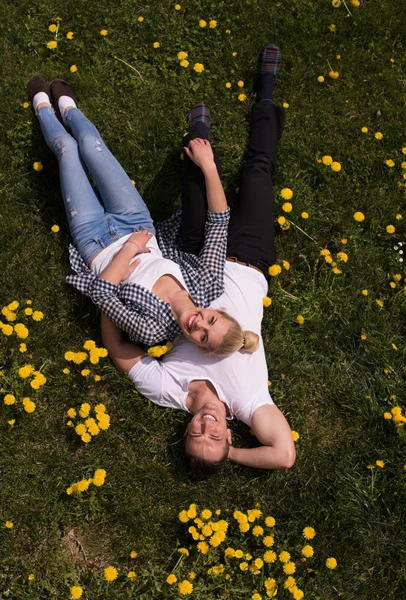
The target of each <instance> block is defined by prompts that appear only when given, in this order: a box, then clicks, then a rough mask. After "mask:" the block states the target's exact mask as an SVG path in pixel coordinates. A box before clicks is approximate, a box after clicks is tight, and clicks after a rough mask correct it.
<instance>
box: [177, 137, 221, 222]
mask: <svg viewBox="0 0 406 600" xmlns="http://www.w3.org/2000/svg"><path fill="white" fill-rule="evenodd" d="M184 151H185V152H186V154H187V155H188V156H189V158H190V159H191V160H192V161H193V162H194V163H195V164H196V165H197V166H198V167H200V168H201V170H202V172H203V175H204V180H205V183H206V193H207V205H208V208H209V211H210V212H224V211H225V210H227V208H228V206H227V200H226V196H225V194H224V190H223V185H222V183H221V179H220V175H219V174H218V171H217V167H216V163H215V162H214V156H213V150H212V148H211V145H210V142H209V141H208V140H204V139H201V138H195V139H194V140H191V141H190V142H189V146H188V147H185V148H184Z"/></svg>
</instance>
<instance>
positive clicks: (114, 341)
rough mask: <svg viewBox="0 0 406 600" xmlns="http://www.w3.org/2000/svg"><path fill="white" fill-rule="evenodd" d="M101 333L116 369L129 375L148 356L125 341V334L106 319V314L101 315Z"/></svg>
mask: <svg viewBox="0 0 406 600" xmlns="http://www.w3.org/2000/svg"><path fill="white" fill-rule="evenodd" d="M101 333H102V340H103V344H104V346H105V348H107V350H108V353H109V356H110V358H111V360H112V361H113V362H114V364H115V365H116V367H117V368H118V369H120V371H123V372H124V373H128V372H129V371H131V369H132V367H133V366H134V365H135V364H136V363H137V362H138V361H139V360H141V359H142V358H143V357H144V356H147V354H146V352H144V350H142V349H141V348H138V346H135V344H132V343H131V342H127V341H125V340H124V339H123V332H122V331H121V329H119V328H118V327H117V325H115V324H114V323H113V321H110V319H108V318H107V317H106V315H105V314H104V313H102V315H101Z"/></svg>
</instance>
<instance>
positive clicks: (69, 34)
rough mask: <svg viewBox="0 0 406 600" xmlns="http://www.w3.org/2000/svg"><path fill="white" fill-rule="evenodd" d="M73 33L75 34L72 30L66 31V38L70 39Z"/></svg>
mask: <svg viewBox="0 0 406 600" xmlns="http://www.w3.org/2000/svg"><path fill="white" fill-rule="evenodd" d="M74 35H75V34H74V33H73V31H68V33H67V34H66V38H67V39H68V40H72V39H73V36H74Z"/></svg>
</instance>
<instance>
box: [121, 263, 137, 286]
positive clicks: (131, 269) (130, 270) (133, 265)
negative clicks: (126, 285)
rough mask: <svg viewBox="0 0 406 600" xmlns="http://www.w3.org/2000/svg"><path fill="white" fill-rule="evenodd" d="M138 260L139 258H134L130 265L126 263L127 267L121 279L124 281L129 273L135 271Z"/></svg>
mask: <svg viewBox="0 0 406 600" xmlns="http://www.w3.org/2000/svg"><path fill="white" fill-rule="evenodd" d="M140 262H141V261H140V259H139V258H136V259H135V260H133V262H132V263H131V264H130V265H128V269H127V270H126V271H125V272H124V275H123V279H122V281H126V280H127V279H128V278H129V277H130V275H131V273H132V272H133V271H135V269H136V268H137V267H138V265H139V264H140Z"/></svg>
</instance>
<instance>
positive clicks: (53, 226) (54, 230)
mask: <svg viewBox="0 0 406 600" xmlns="http://www.w3.org/2000/svg"><path fill="white" fill-rule="evenodd" d="M51 231H53V233H58V231H59V225H52V227H51Z"/></svg>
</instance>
